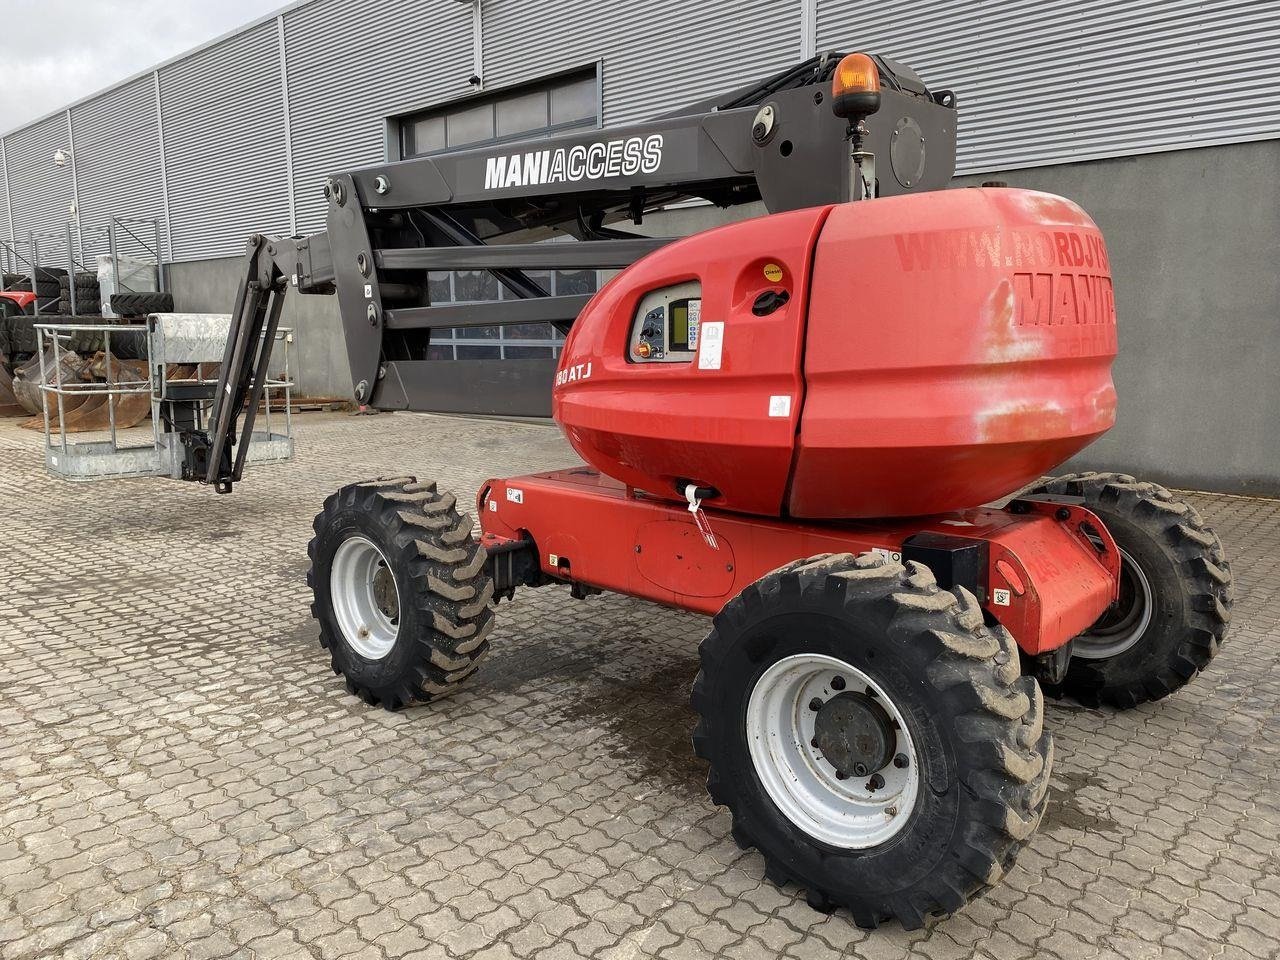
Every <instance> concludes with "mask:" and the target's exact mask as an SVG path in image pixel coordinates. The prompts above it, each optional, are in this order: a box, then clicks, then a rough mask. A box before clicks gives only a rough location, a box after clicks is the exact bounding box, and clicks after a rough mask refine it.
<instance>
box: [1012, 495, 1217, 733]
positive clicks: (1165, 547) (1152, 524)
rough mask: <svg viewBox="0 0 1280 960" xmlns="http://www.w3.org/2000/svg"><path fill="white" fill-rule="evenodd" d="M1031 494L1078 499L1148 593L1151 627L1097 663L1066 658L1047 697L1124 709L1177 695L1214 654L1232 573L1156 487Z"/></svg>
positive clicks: (1197, 521)
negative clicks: (1063, 672)
mask: <svg viewBox="0 0 1280 960" xmlns="http://www.w3.org/2000/svg"><path fill="white" fill-rule="evenodd" d="M1033 492H1035V493H1054V494H1066V495H1068V496H1073V497H1083V498H1084V501H1085V506H1086V507H1087V508H1088V509H1089V510H1092V511H1093V512H1094V513H1096V514H1097V515H1098V517H1099V518H1100V519H1101V520H1102V521H1103V522H1104V523H1105V524H1106V525H1107V530H1108V532H1110V534H1111V536H1112V537H1114V538H1115V541H1116V545H1117V546H1119V547H1120V549H1121V550H1123V551H1125V552H1126V553H1128V554H1129V555H1130V556H1131V557H1133V558H1134V560H1135V561H1137V563H1138V565H1139V567H1140V568H1141V569H1142V571H1143V573H1144V574H1145V575H1146V577H1147V582H1148V583H1149V584H1150V587H1151V593H1152V601H1153V604H1154V607H1155V609H1154V611H1153V615H1152V618H1151V622H1150V624H1149V625H1148V626H1147V628H1146V630H1145V631H1144V632H1143V634H1142V636H1141V637H1140V638H1139V639H1138V640H1137V641H1136V642H1135V643H1134V645H1133V646H1132V647H1130V648H1129V649H1127V650H1125V651H1123V652H1121V653H1118V654H1116V655H1115V656H1112V657H1110V658H1108V659H1105V660H1100V659H1085V658H1083V657H1079V656H1073V657H1072V658H1071V664H1070V666H1069V667H1068V669H1067V674H1066V677H1065V679H1064V680H1063V682H1062V683H1061V684H1060V685H1056V686H1047V687H1046V688H1045V692H1046V693H1048V694H1049V695H1050V696H1064V695H1065V696H1069V697H1072V698H1074V699H1076V700H1079V701H1080V702H1081V703H1084V704H1086V705H1088V706H1100V705H1103V704H1105V705H1107V706H1111V707H1118V708H1121V709H1127V708H1129V707H1135V706H1137V705H1138V704H1140V703H1147V702H1149V701H1152V700H1160V699H1162V698H1163V697H1167V696H1168V695H1169V694H1171V693H1173V692H1174V691H1175V690H1177V689H1179V688H1181V687H1183V686H1185V685H1186V684H1187V683H1189V682H1190V681H1191V680H1192V679H1194V678H1195V676H1196V675H1197V674H1198V673H1199V672H1200V671H1201V670H1203V669H1204V668H1205V667H1206V666H1208V664H1209V661H1210V660H1212V659H1213V658H1214V657H1215V656H1216V655H1217V653H1218V649H1219V648H1220V647H1221V645H1222V641H1223V640H1224V639H1225V637H1226V634H1227V627H1228V624H1229V623H1230V622H1231V604H1232V601H1233V599H1234V593H1235V591H1234V586H1233V584H1232V579H1231V564H1230V563H1229V562H1228V560H1227V558H1226V554H1225V553H1224V551H1223V549H1222V542H1221V541H1220V540H1219V539H1218V536H1217V534H1216V533H1214V532H1213V530H1212V529H1211V528H1210V527H1208V526H1206V525H1205V522H1204V519H1203V518H1202V517H1201V516H1200V514H1199V512H1198V511H1197V510H1196V509H1195V508H1194V507H1193V506H1191V505H1190V504H1189V503H1186V502H1185V501H1182V500H1179V499H1177V498H1176V497H1174V495H1173V494H1172V493H1170V492H1169V491H1168V490H1167V489H1165V488H1164V487H1162V486H1160V485H1159V484H1156V483H1146V482H1142V481H1139V480H1136V479H1135V478H1133V477H1131V476H1129V475H1128V474H1122V473H1077V474H1069V475H1067V476H1063V477H1055V478H1054V479H1052V480H1049V481H1048V482H1046V483H1044V484H1042V485H1041V486H1040V487H1038V488H1037V489H1036V490H1035V491H1033Z"/></svg>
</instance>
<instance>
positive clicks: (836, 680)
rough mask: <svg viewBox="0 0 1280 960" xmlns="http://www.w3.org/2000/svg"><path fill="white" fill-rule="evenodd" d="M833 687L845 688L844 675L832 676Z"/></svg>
mask: <svg viewBox="0 0 1280 960" xmlns="http://www.w3.org/2000/svg"><path fill="white" fill-rule="evenodd" d="M831 689H832V690H843V689H844V677H832V678H831Z"/></svg>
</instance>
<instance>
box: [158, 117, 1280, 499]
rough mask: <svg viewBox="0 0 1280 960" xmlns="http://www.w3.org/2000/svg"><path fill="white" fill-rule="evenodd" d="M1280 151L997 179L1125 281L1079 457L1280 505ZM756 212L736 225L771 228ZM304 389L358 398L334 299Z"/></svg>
mask: <svg viewBox="0 0 1280 960" xmlns="http://www.w3.org/2000/svg"><path fill="white" fill-rule="evenodd" d="M1277 170H1280V141H1276V140H1271V141H1264V142H1259V143H1250V144H1240V145H1234V146H1225V147H1208V148H1203V149H1196V150H1184V151H1178V152H1173V153H1157V154H1148V155H1145V156H1139V157H1130V158H1125V159H1118V160H1102V161H1093V162H1087V163H1077V164H1064V165H1060V166H1051V167H1038V168H1033V169H1027V170H1011V171H1005V172H1000V173H986V174H983V175H981V176H977V177H966V178H959V179H957V181H956V183H957V185H960V186H963V185H967V184H971V183H980V182H982V181H986V180H1004V181H1006V182H1008V183H1009V184H1010V185H1011V186H1018V187H1028V188H1033V189H1037V190H1045V191H1048V192H1051V193H1057V194H1061V195H1062V196H1065V197H1069V198H1070V199H1072V200H1075V201H1076V202H1078V203H1080V204H1081V205H1082V206H1083V207H1084V208H1085V209H1086V210H1088V211H1089V213H1090V214H1092V216H1093V217H1094V219H1095V220H1096V221H1097V223H1098V226H1099V227H1100V228H1101V229H1102V232H1103V234H1104V235H1105V236H1106V238H1107V244H1108V248H1109V250H1110V254H1111V262H1112V270H1113V273H1114V276H1115V288H1116V309H1117V313H1118V316H1119V331H1120V358H1119V360H1118V361H1117V362H1116V366H1115V380H1116V387H1117V390H1118V392H1119V396H1120V406H1119V416H1118V422H1117V424H1116V427H1115V429H1113V430H1112V431H1111V432H1110V433H1108V434H1107V435H1106V436H1104V437H1103V438H1102V439H1101V440H1099V441H1098V442H1097V443H1095V444H1094V445H1093V446H1091V447H1090V448H1089V449H1088V450H1087V451H1085V452H1084V453H1082V454H1081V455H1080V456H1079V457H1078V458H1076V459H1075V460H1074V461H1072V463H1071V464H1070V466H1071V467H1072V468H1078V469H1100V470H1122V471H1125V472H1129V473H1134V474H1137V475H1140V476H1142V477H1143V478H1146V479H1153V480H1159V481H1162V482H1166V483H1169V484H1174V485H1177V486H1183V487H1197V488H1200V489H1205V490H1219V491H1224V492H1234V493H1257V494H1263V495H1271V496H1280V270H1278V269H1277V267H1276V265H1275V258H1276V255H1277V251H1280V216H1278V215H1277V211H1280V178H1278V177H1277V176H1276V171H1277ZM762 212H763V210H762V209H761V208H760V207H759V206H757V205H753V206H750V207H741V208H737V209H735V210H734V211H731V215H732V218H733V219H737V218H739V217H743V216H749V215H755V214H758V213H762ZM729 218H730V217H729V216H728V215H726V213H725V212H724V211H720V210H716V209H714V208H710V207H695V208H691V209H685V210H677V211H671V212H669V213H665V214H662V215H660V216H654V217H650V218H648V219H647V220H646V221H645V224H644V228H643V229H644V231H645V232H646V233H651V234H653V235H664V234H665V235H668V236H672V235H682V234H686V233H691V232H693V231H695V230H700V229H705V228H706V227H709V226H713V225H715V224H716V223H721V222H724V221H725V220H726V219H729ZM239 264H240V261H239V260H216V261H205V262H202V263H184V264H176V265H174V267H173V268H172V285H173V290H174V299H175V303H176V307H177V309H179V310H199V311H213V312H226V311H228V310H230V309H231V303H232V300H233V299H234V296H235V286H236V282H237V279H238V276H237V274H238V270H239ZM283 322H284V323H286V324H288V325H291V326H293V327H294V328H295V330H296V332H297V333H296V341H295V342H296V347H297V351H296V354H295V356H296V357H297V359H298V364H297V366H296V369H297V370H298V380H299V386H300V390H301V392H303V393H307V394H327V395H333V396H342V397H349V396H350V395H351V383H350V378H349V373H348V366H347V358H346V353H345V348H344V346H343V341H342V333H341V328H340V324H339V321H338V316H337V311H336V303H335V300H334V298H332V297H306V296H298V295H295V296H291V297H290V298H289V301H288V306H287V308H286V311H285V316H284V320H283Z"/></svg>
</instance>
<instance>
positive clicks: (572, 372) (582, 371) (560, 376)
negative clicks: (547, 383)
mask: <svg viewBox="0 0 1280 960" xmlns="http://www.w3.org/2000/svg"><path fill="white" fill-rule="evenodd" d="M590 379H591V361H590V360H588V361H587V362H586V363H575V364H574V365H573V366H569V367H565V368H564V369H563V370H558V371H556V386H557V387H563V386H564V385H565V384H566V383H576V382H577V381H579V380H590Z"/></svg>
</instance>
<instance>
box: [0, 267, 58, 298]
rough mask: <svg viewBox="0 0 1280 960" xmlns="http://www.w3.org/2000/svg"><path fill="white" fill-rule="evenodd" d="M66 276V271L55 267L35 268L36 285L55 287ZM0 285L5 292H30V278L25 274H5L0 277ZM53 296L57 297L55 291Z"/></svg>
mask: <svg viewBox="0 0 1280 960" xmlns="http://www.w3.org/2000/svg"><path fill="white" fill-rule="evenodd" d="M66 275H67V271H65V270H60V269H58V268H56V267H37V268H36V283H37V284H53V286H54V287H57V286H58V284H59V283H60V282H61V281H62V280H63V279H64V278H65V277H66ZM0 283H2V284H3V285H4V288H5V289H6V290H30V289H31V276H30V274H26V273H6V274H3V275H0ZM18 284H26V286H18ZM53 295H54V296H55V297H56V296H57V295H58V293H57V290H55V291H54V294H53Z"/></svg>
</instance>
